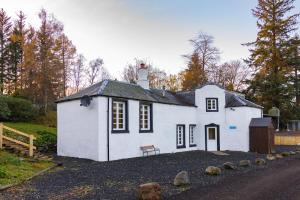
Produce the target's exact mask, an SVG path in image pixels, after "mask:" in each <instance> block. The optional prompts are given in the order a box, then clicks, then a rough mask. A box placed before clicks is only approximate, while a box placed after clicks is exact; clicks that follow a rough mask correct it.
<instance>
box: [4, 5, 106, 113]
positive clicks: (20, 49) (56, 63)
mask: <svg viewBox="0 0 300 200" xmlns="http://www.w3.org/2000/svg"><path fill="white" fill-rule="evenodd" d="M37 17H38V18H39V20H40V25H39V26H38V27H37V28H36V27H33V26H31V25H30V24H27V23H26V16H25V14H24V13H23V12H22V11H20V12H19V13H17V15H16V19H15V20H14V21H13V20H12V19H11V18H10V17H9V16H7V14H6V12H5V11H4V10H3V9H1V10H0V92H1V94H9V95H14V96H20V97H23V98H26V99H28V100H30V101H32V102H33V103H34V104H35V105H37V106H38V107H39V109H40V111H41V112H42V113H46V112H47V111H48V110H52V109H55V103H54V101H55V100H57V99H59V98H61V97H64V96H66V95H67V94H70V93H72V92H74V91H79V90H80V89H81V88H82V87H83V86H84V85H86V81H85V78H87V79H89V81H90V83H95V81H98V80H101V79H103V78H109V77H110V75H109V73H108V71H107V70H106V69H105V68H104V67H103V66H102V64H103V60H102V59H101V60H98V59H96V60H94V61H91V63H90V66H89V68H88V69H86V68H87V66H85V65H84V59H83V58H84V57H83V55H78V54H77V50H76V47H75V45H74V44H73V43H72V41H71V40H70V39H69V38H68V36H67V35H66V34H65V33H64V27H63V24H62V23H61V22H60V21H58V20H57V19H56V18H55V17H54V16H53V15H52V14H49V13H48V12H47V11H46V10H44V9H41V10H40V12H39V14H38V16H37ZM100 61H101V62H100ZM99 69H100V70H99ZM89 70H94V71H93V72H91V71H89ZM85 71H89V72H91V73H85ZM89 75H90V76H89ZM74 88H75V89H74Z"/></svg>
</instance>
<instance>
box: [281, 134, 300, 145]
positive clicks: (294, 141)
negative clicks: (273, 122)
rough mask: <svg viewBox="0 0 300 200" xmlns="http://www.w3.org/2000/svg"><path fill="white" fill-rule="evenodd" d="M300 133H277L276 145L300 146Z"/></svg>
mask: <svg viewBox="0 0 300 200" xmlns="http://www.w3.org/2000/svg"><path fill="white" fill-rule="evenodd" d="M299 144H300V132H279V133H275V145H299Z"/></svg>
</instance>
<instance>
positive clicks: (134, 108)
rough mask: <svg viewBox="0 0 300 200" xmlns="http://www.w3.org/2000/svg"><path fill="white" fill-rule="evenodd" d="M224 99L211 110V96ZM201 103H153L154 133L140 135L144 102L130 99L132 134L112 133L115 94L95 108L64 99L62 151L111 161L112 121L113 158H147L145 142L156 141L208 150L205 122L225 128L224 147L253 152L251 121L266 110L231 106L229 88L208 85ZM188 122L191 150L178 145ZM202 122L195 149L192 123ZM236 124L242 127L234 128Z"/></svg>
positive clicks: (199, 95)
mask: <svg viewBox="0 0 300 200" xmlns="http://www.w3.org/2000/svg"><path fill="white" fill-rule="evenodd" d="M209 97H212V98H218V103H219V111H218V112H206V98H209ZM195 102H196V105H197V107H187V106H176V105H168V104H160V103H153V133H139V101H136V100H128V111H129V113H128V115H129V133H111V130H112V127H111V111H112V108H111V106H112V98H109V122H107V108H108V107H107V106H108V98H107V97H94V98H93V100H92V103H91V105H90V106H89V107H82V106H80V101H79V100H74V101H68V102H63V103H59V104H58V105H57V114H58V120H57V121H58V155H60V156H70V157H78V158H88V159H92V160H97V161H107V159H108V155H107V152H108V149H107V144H108V140H107V123H108V124H109V154H110V160H117V159H124V158H131V157H139V156H142V152H141V150H140V147H141V146H144V145H154V146H155V147H158V148H160V150H161V153H173V152H174V153H175V152H180V151H189V150H196V149H201V150H205V125H207V124H211V123H214V124H218V125H219V126H220V147H221V150H237V151H248V150H249V123H250V120H251V118H257V117H261V110H260V109H256V108H249V107H238V108H232V109H230V108H225V91H224V90H223V89H221V88H219V87H218V86H215V85H207V86H204V87H202V88H200V89H197V90H196V91H195ZM177 124H184V125H185V144H186V148H183V149H177V145H176V125H177ZM190 124H196V130H195V142H196V145H197V146H196V147H189V125H190ZM230 125H234V126H236V127H237V129H229V126H230Z"/></svg>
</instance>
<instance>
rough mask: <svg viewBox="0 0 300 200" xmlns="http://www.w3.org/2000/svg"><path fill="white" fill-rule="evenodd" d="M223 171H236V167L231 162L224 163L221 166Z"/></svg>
mask: <svg viewBox="0 0 300 200" xmlns="http://www.w3.org/2000/svg"><path fill="white" fill-rule="evenodd" d="M223 167H224V169H236V166H235V165H234V164H233V163H232V162H226V163H224V164H223Z"/></svg>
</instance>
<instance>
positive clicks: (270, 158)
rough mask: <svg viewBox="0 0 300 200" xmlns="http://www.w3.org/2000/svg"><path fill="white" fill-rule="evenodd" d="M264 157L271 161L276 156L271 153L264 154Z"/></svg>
mask: <svg viewBox="0 0 300 200" xmlns="http://www.w3.org/2000/svg"><path fill="white" fill-rule="evenodd" d="M266 159H267V160H270V161H272V160H276V157H275V156H273V155H271V154H268V155H267V156H266Z"/></svg>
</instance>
